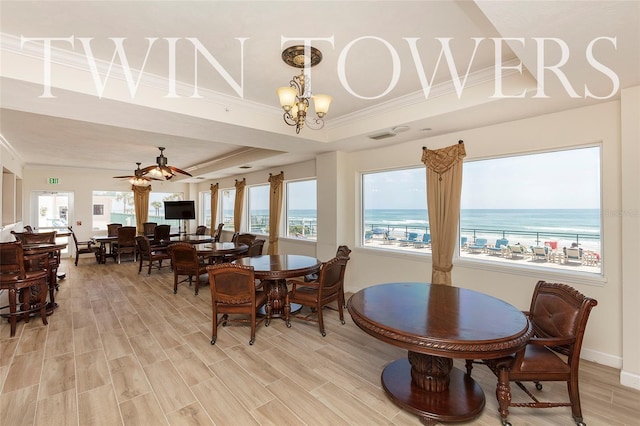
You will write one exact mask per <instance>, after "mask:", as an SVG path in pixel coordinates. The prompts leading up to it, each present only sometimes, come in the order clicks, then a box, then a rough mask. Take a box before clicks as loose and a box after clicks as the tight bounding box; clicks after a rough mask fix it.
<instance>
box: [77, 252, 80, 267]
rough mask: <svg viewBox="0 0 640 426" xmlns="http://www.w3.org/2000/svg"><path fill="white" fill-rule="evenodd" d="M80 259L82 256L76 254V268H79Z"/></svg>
mask: <svg viewBox="0 0 640 426" xmlns="http://www.w3.org/2000/svg"><path fill="white" fill-rule="evenodd" d="M79 258H80V254H78V252H76V266H78V259H79Z"/></svg>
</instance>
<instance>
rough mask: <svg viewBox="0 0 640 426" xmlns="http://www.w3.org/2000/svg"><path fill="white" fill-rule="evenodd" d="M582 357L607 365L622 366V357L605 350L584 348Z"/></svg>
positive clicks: (581, 353)
mask: <svg viewBox="0 0 640 426" xmlns="http://www.w3.org/2000/svg"><path fill="white" fill-rule="evenodd" d="M580 358H582V359H586V360H587V361H593V362H595V363H597V364H602V365H606V366H607V367H613V368H617V369H618V370H619V369H621V368H622V358H621V357H619V356H614V355H611V354H607V353H604V352H599V351H594V350H592V349H587V348H582V351H581V352H580Z"/></svg>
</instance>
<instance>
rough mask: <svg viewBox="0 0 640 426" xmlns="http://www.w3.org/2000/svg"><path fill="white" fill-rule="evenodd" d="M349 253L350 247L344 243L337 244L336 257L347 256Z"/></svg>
mask: <svg viewBox="0 0 640 426" xmlns="http://www.w3.org/2000/svg"><path fill="white" fill-rule="evenodd" d="M350 254H351V249H350V248H349V247H347V246H345V245H342V246H338V250H336V257H347V258H348V257H349V255H350Z"/></svg>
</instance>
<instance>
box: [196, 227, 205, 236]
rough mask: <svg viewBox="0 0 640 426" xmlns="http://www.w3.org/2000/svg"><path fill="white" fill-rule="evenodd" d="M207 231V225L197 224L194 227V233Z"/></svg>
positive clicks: (203, 233) (198, 233)
mask: <svg viewBox="0 0 640 426" xmlns="http://www.w3.org/2000/svg"><path fill="white" fill-rule="evenodd" d="M206 233H207V227H206V226H204V225H199V226H198V227H197V228H196V235H206Z"/></svg>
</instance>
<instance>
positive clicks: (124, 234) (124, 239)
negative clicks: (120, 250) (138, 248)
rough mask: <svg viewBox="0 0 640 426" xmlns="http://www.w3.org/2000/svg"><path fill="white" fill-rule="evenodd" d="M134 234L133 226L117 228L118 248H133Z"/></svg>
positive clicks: (134, 243)
mask: <svg viewBox="0 0 640 426" xmlns="http://www.w3.org/2000/svg"><path fill="white" fill-rule="evenodd" d="M136 232H137V231H136V227H135V226H121V227H120V228H118V246H120V247H123V246H135V245H136Z"/></svg>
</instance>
